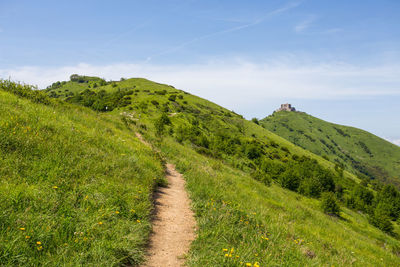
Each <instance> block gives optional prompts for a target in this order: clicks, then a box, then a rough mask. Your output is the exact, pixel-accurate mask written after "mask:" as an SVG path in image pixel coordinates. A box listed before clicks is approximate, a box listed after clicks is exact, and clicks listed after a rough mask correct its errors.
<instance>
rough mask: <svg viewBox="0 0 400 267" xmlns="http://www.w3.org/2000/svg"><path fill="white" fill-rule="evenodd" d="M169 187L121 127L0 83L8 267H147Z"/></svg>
mask: <svg viewBox="0 0 400 267" xmlns="http://www.w3.org/2000/svg"><path fill="white" fill-rule="evenodd" d="M9 92H13V93H14V94H11V93H9ZM15 94H17V95H18V96H20V97H18V96H16V95H15ZM21 97H22V98H21ZM162 179H163V167H162V164H161V161H160V159H159V158H158V157H157V155H155V154H154V153H153V152H152V151H150V150H149V149H148V148H147V147H145V146H143V145H142V144H141V143H140V142H139V141H138V140H137V139H136V138H134V136H133V135H132V133H131V132H129V131H127V130H126V128H125V126H124V125H123V123H122V122H121V121H120V120H114V119H113V118H112V117H109V116H108V115H106V114H98V113H95V112H93V111H91V110H88V109H85V108H81V107H78V106H71V105H69V104H66V103H61V102H59V101H54V100H52V99H50V98H49V97H47V96H46V95H45V94H43V93H41V92H38V91H31V89H30V87H28V86H21V85H16V84H13V83H11V82H8V81H2V82H0V266H57V265H60V264H61V265H63V266H112V265H115V264H117V265H118V264H135V263H139V262H141V261H142V260H143V255H144V253H143V252H144V246H145V244H146V242H147V237H148V234H149V231H150V229H151V227H150V223H149V215H150V211H151V209H152V203H151V201H150V196H151V194H152V191H153V188H154V187H155V186H156V184H157V183H161V182H162Z"/></svg>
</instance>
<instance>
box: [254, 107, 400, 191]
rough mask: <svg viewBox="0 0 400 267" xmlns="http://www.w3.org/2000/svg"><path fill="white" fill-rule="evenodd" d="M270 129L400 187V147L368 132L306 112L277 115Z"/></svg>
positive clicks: (270, 120) (264, 123)
mask: <svg viewBox="0 0 400 267" xmlns="http://www.w3.org/2000/svg"><path fill="white" fill-rule="evenodd" d="M260 123H261V125H262V126H263V127H265V128H266V129H268V130H270V131H272V132H274V133H276V134H278V135H279V136H282V137H284V138H286V139H287V140H289V141H291V142H293V143H294V144H296V145H298V146H301V147H303V148H305V149H307V150H309V151H312V152H313V153H315V154H318V155H320V156H327V157H328V158H329V160H331V161H334V162H337V163H339V164H342V165H344V166H346V169H347V170H350V171H351V172H353V173H355V174H357V175H359V176H361V177H368V178H370V179H377V180H380V181H382V182H385V183H393V184H396V185H397V186H400V147H398V146H396V145H394V144H392V143H390V142H388V141H386V140H383V139H381V138H379V137H377V136H375V135H373V134H370V133H368V132H366V131H363V130H360V129H356V128H353V127H346V126H342V125H337V124H333V123H329V122H326V121H323V120H320V119H317V118H315V117H313V116H310V115H308V114H306V113H300V112H286V111H281V112H275V113H274V114H273V115H271V116H268V117H266V118H265V119H263V120H261V121H260Z"/></svg>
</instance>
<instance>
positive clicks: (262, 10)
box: [0, 0, 400, 145]
mask: <svg viewBox="0 0 400 267" xmlns="http://www.w3.org/2000/svg"><path fill="white" fill-rule="evenodd" d="M398 14H400V1H398V0H362V1H361V0H360V1H359V0H336V1H329V0H293V1H292V0H269V1H267V0H263V1H261V0H252V1H244V0H241V1H239V0H201V1H200V0H171V1H169V0H163V1H161V0H160V1H155V0H147V1H144V0H142V1H137V0H129V1H128V0H126V1H122V0H113V1H111V0H109V1H104V0H96V1H94V0H80V1H76V0H69V1H64V0H58V1H50V0H35V1H29V0H25V1H21V0H0V78H3V79H5V78H7V79H8V78H11V79H12V80H15V81H20V82H24V83H29V84H34V85H37V86H38V87H39V88H45V87H46V86H48V85H50V84H51V83H53V82H55V81H58V80H68V77H69V76H70V75H71V74H73V73H77V74H81V75H95V76H99V77H103V78H106V79H107V80H116V79H120V78H121V77H124V78H130V77H144V78H147V79H150V80H153V81H157V82H161V83H167V84H170V85H173V86H175V87H176V88H179V89H182V90H185V91H188V92H191V93H193V94H195V95H198V96H200V97H204V98H206V99H208V100H211V101H213V102H215V103H217V104H219V105H222V106H224V107H226V108H228V109H231V110H234V111H235V112H237V113H240V114H243V115H244V116H245V117H246V118H248V119H250V118H253V117H257V118H264V117H265V116H267V115H270V114H271V113H272V112H273V111H274V110H275V109H277V108H278V107H279V106H280V104H281V103H286V102H289V103H291V104H292V105H294V106H295V107H296V108H297V109H298V110H301V111H305V112H307V113H309V114H311V115H313V116H316V117H319V118H321V119H324V120H327V121H330V122H335V123H339V124H344V125H350V126H354V127H358V128H361V129H364V130H367V131H370V132H372V133H374V134H376V135H378V136H380V137H383V138H385V139H387V140H390V141H391V142H393V143H396V144H398V145H400V122H399V114H400V105H399V103H400V16H399V15H398Z"/></svg>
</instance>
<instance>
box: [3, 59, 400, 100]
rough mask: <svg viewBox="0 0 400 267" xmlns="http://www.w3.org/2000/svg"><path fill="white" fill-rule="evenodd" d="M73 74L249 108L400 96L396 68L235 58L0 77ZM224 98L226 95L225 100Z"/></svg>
mask: <svg viewBox="0 0 400 267" xmlns="http://www.w3.org/2000/svg"><path fill="white" fill-rule="evenodd" d="M72 73H79V74H85V75H96V76H100V77H105V78H107V79H119V78H120V77H145V78H149V79H151V80H155V81H157V82H163V83H167V84H172V85H174V86H176V87H177V88H181V89H184V90H187V91H190V92H192V93H194V94H198V95H200V96H202V97H205V98H208V99H211V100H213V101H215V102H217V103H219V104H223V105H226V106H230V105H232V104H249V103H254V102H260V101H263V100H267V99H273V98H276V99H278V98H299V99H348V98H352V97H353V98H357V97H363V96H400V66H399V65H397V66H393V65H392V66H374V67H359V66H353V65H346V64H338V63H329V64H316V65H315V64H314V65H312V64H308V65H304V64H292V63H279V64H275V63H262V64H261V63H259V64H258V63H252V62H247V61H241V60H235V61H230V62H208V63H204V64H193V65H151V64H126V63H118V64H111V65H103V66H94V65H90V64H79V65H76V66H65V67H59V68H52V67H34V66H31V67H21V68H15V69H0V77H2V78H8V77H11V79H13V80H18V81H23V82H26V83H31V84H36V85H39V87H41V88H44V87H45V86H47V85H49V84H51V83H52V82H55V81H57V80H67V79H68V77H69V75H71V74H72ZM227 96H229V97H227Z"/></svg>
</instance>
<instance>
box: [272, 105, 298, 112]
mask: <svg viewBox="0 0 400 267" xmlns="http://www.w3.org/2000/svg"><path fill="white" fill-rule="evenodd" d="M278 111H296V109H295V108H294V107H292V104H288V103H286V104H281V107H280V108H278V109H277V110H276V112H278Z"/></svg>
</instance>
